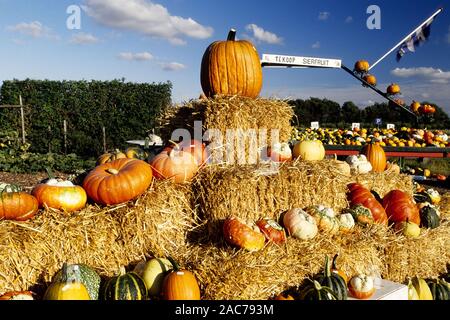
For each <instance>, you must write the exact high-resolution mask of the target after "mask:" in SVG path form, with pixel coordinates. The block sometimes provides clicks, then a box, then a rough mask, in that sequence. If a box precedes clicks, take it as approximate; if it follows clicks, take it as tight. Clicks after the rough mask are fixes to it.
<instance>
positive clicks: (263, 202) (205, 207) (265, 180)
mask: <svg viewBox="0 0 450 320" xmlns="http://www.w3.org/2000/svg"><path fill="white" fill-rule="evenodd" d="M354 181H356V182H360V183H363V184H364V185H366V186H367V187H368V188H371V189H374V190H375V191H377V192H378V193H379V194H380V195H381V196H384V195H385V194H386V193H387V192H389V191H390V190H392V189H401V190H404V191H406V192H408V193H409V194H411V193H412V179H411V178H410V177H409V176H407V175H395V174H392V173H369V174H365V175H353V176H351V177H347V176H345V175H342V174H341V173H339V172H338V171H337V170H336V167H335V164H334V163H333V161H330V160H328V159H325V160H323V161H300V160H297V161H294V162H290V163H284V164H282V165H280V166H273V165H270V164H260V165H257V166H255V165H253V166H251V165H247V166H237V165H235V166H220V165H216V166H214V165H213V166H208V167H206V168H204V169H203V170H202V171H201V172H200V173H199V175H198V178H197V180H196V181H195V182H194V184H193V188H194V194H195V195H196V201H197V203H198V205H199V209H200V213H199V214H200V216H201V217H202V219H204V220H207V221H208V229H209V234H210V235H211V236H214V235H216V234H217V233H218V230H219V229H220V224H221V221H222V220H223V219H225V218H227V217H228V216H230V215H236V216H238V217H241V218H245V219H253V220H256V219H258V218H262V217H270V218H275V217H277V216H279V214H280V213H281V212H283V211H285V210H288V209H291V208H295V207H299V208H303V207H306V206H310V205H315V204H323V205H326V206H329V207H332V208H333V209H334V210H335V211H337V212H339V211H341V210H342V209H344V208H346V207H348V201H347V198H346V191H347V189H346V185H347V184H348V183H350V182H354Z"/></svg>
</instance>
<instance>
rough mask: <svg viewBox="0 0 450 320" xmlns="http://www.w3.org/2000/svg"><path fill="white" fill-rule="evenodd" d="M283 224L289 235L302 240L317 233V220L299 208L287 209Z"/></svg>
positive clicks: (310, 237)
mask: <svg viewBox="0 0 450 320" xmlns="http://www.w3.org/2000/svg"><path fill="white" fill-rule="evenodd" d="M283 225H284V227H285V228H286V229H287V231H288V233H289V235H291V236H293V237H294V238H298V239H301V240H309V239H312V238H314V237H315V236H316V235H317V232H318V228H317V223H316V220H315V219H314V218H313V217H312V216H310V215H309V214H307V213H306V212H305V211H303V210H302V209H299V208H294V209H291V210H289V211H287V212H286V213H285V214H284V216H283Z"/></svg>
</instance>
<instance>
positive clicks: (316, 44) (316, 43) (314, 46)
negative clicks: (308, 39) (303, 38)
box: [311, 41, 320, 49]
mask: <svg viewBox="0 0 450 320" xmlns="http://www.w3.org/2000/svg"><path fill="white" fill-rule="evenodd" d="M311 48H313V49H319V48H320V42H319V41H316V42H314V43H313V45H312V46H311Z"/></svg>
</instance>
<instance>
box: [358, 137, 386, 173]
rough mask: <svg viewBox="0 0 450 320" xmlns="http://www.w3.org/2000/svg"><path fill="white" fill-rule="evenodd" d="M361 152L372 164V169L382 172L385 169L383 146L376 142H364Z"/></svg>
mask: <svg viewBox="0 0 450 320" xmlns="http://www.w3.org/2000/svg"><path fill="white" fill-rule="evenodd" d="M361 154H363V155H365V156H366V158H367V161H369V162H370V164H371V165H372V171H374V172H383V171H384V170H386V164H387V163H386V153H385V152H384V150H383V147H382V146H380V145H379V144H376V143H369V144H366V145H365V146H364V147H363V148H362V150H361Z"/></svg>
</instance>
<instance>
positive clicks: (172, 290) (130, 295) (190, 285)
mask: <svg viewBox="0 0 450 320" xmlns="http://www.w3.org/2000/svg"><path fill="white" fill-rule="evenodd" d="M35 298H36V296H35V294H34V293H32V292H30V291H20V292H7V293H5V294H3V295H1V296H0V300H35ZM42 299H43V300H147V299H161V300H200V287H199V285H198V282H197V279H196V277H195V275H194V274H193V273H192V272H191V271H189V270H186V269H183V268H180V267H179V265H178V264H177V263H176V262H175V261H174V260H173V259H172V258H170V257H169V258H152V259H150V260H148V261H141V262H139V263H138V264H137V265H136V266H135V268H134V269H133V271H130V272H126V270H125V268H124V267H122V268H121V270H120V273H119V275H117V276H114V277H111V278H109V279H106V280H105V281H103V282H102V279H101V277H100V276H99V275H98V273H97V272H96V271H95V270H94V269H93V268H91V267H89V266H87V265H85V264H67V263H64V265H63V266H62V268H61V270H59V271H58V272H57V273H56V274H55V275H54V276H53V278H52V281H51V283H50V284H49V286H48V287H47V289H46V291H45V294H44V295H43V297H42Z"/></svg>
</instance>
